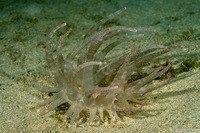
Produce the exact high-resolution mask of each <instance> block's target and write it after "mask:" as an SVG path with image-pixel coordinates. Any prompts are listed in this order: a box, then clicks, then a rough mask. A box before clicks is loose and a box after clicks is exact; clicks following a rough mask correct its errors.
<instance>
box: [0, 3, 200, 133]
mask: <svg viewBox="0 0 200 133" xmlns="http://www.w3.org/2000/svg"><path fill="white" fill-rule="evenodd" d="M199 5H200V1H199V0H189V1H188V0H187V1H184V0H176V1H175V0H168V1H166V0H148V1H142V0H130V1H128V0H123V1H117V0H82V1H81V2H80V1H79V0H73V1H72V0H60V1H59V3H57V2H55V1H51V0H41V1H39V0H34V1H32V2H27V1H26V0H24V1H23V0H19V1H18V2H16V1H14V0H10V1H7V2H5V3H3V2H0V132H2V133H13V132H30V133H31V132H43V133H46V132H76V133H79V132H80V133H82V132H84V133H87V132H88V133H90V132H109V133H110V132H113V133H114V132H123V133H126V132H133V133H134V132H135V133H136V132H137V133H147V132H148V133H151V132H152V133H174V132H177V133H186V132H190V133H200V72H199V66H195V67H194V68H192V69H191V70H190V71H189V72H187V73H194V74H193V75H192V76H190V77H188V78H185V79H182V80H180V81H177V82H175V83H173V84H170V85H167V86H164V87H162V88H160V89H158V90H156V91H153V92H151V93H148V94H147V95H146V98H147V99H146V100H145V101H144V102H145V103H146V105H145V106H144V108H143V110H142V111H141V112H139V113H137V114H136V115H128V114H124V113H120V116H121V117H123V120H122V121H117V122H116V123H115V124H112V123H110V122H109V120H107V118H105V119H106V122H105V123H104V124H101V125H98V124H94V125H93V126H89V125H88V123H87V122H86V123H82V124H80V123H79V124H78V125H77V126H75V125H70V124H68V123H65V122H61V121H59V120H58V118H57V117H58V116H57V115H56V113H55V111H52V112H50V113H48V114H47V115H41V113H42V112H43V111H44V110H45V108H46V107H36V105H37V103H38V102H39V101H41V100H42V99H44V98H48V97H49V96H48V94H46V93H42V92H39V91H37V90H36V89H35V85H36V84H37V82H38V81H39V80H40V81H43V83H45V84H46V85H49V86H51V85H53V84H54V80H53V78H52V77H51V76H50V73H49V71H48V67H47V63H46V61H45V48H44V47H45V42H46V39H47V35H48V34H49V32H50V31H51V30H52V29H53V28H54V27H56V26H57V25H60V24H62V23H64V22H66V23H67V24H68V26H69V27H71V28H72V29H73V31H72V33H70V35H69V36H68V38H67V39H66V41H65V42H64V44H63V45H64V46H63V47H64V48H63V49H64V50H63V51H64V52H65V53H67V51H69V50H70V48H71V47H73V46H75V45H76V44H78V43H80V41H81V39H82V38H83V36H84V34H85V33H86V32H87V30H88V29H89V28H90V27H91V26H92V25H93V24H95V23H96V22H97V20H99V19H101V17H105V16H106V15H108V14H110V13H113V12H115V11H117V10H119V9H121V8H123V7H127V11H126V12H124V13H123V14H120V15H119V16H117V17H115V18H114V20H113V22H115V23H119V24H121V25H124V26H130V27H152V28H155V29H156V30H157V32H156V33H149V32H144V34H145V37H142V38H137V39H136V45H137V46H139V45H148V44H151V43H153V42H159V44H162V43H166V42H170V41H173V40H177V39H181V41H180V42H178V43H177V45H182V46H183V48H182V49H179V50H176V51H173V52H170V54H168V56H166V58H167V57H170V59H172V61H173V60H183V59H190V60H195V61H196V62H199V61H200V39H199V38H200V6H199ZM57 35H59V33H58V34H57ZM198 37H199V38H198ZM130 45H131V44H130ZM123 48H124V46H121V47H118V48H117V49H116V51H123ZM117 53H118V52H115V54H117ZM115 54H113V56H114V55H115ZM175 55H176V58H174V56H175ZM164 57H165V56H164ZM182 74H184V73H182ZM177 76H178V75H177ZM97 120H98V118H97Z"/></svg>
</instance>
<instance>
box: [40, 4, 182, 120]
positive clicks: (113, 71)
mask: <svg viewBox="0 0 200 133" xmlns="http://www.w3.org/2000/svg"><path fill="white" fill-rule="evenodd" d="M125 10H126V8H123V9H121V10H119V11H117V12H115V13H113V14H111V15H109V16H107V17H105V18H103V19H102V20H101V21H100V22H98V23H97V24H95V25H94V26H93V27H92V28H91V29H90V30H89V31H88V33H87V34H86V35H85V37H84V39H83V41H82V43H81V44H80V45H77V46H75V48H74V49H73V50H71V51H70V52H69V53H68V54H67V56H66V58H64V57H63V55H62V53H61V43H62V41H63V40H64V38H65V37H66V36H67V35H68V34H69V33H70V32H71V31H72V29H69V30H68V31H67V32H66V33H65V34H64V35H62V36H61V37H60V39H59V41H58V44H57V47H56V53H55V55H54V54H53V52H51V46H50V43H51V39H52V37H53V35H54V33H55V32H56V31H57V30H58V29H60V28H62V27H64V26H66V23H64V24H62V25H60V26H58V27H56V28H55V29H53V30H52V32H51V33H50V34H49V37H48V41H47V43H46V60H47V63H48V66H49V68H50V70H51V73H52V75H53V76H54V78H55V80H56V82H57V86H56V87H53V88H43V89H40V88H39V90H40V91H42V92H48V93H53V96H51V97H50V98H49V99H47V100H43V101H41V102H40V103H38V105H47V104H50V103H51V105H50V106H49V107H48V109H47V110H46V111H45V113H47V112H49V111H51V110H53V109H55V108H56V107H58V106H60V105H62V104H64V103H68V104H69V105H70V107H69V109H68V110H67V111H66V113H65V114H64V115H63V117H62V119H63V120H64V119H66V118H69V119H70V122H71V123H73V122H74V121H75V120H76V119H77V118H78V117H79V114H80V113H81V112H82V111H83V110H86V111H89V123H91V122H93V120H94V117H95V116H96V114H97V112H98V114H99V116H100V119H101V121H104V119H103V114H104V112H108V114H109V117H110V119H111V120H112V121H115V119H119V116H118V114H117V112H118V111H126V112H137V111H138V109H140V108H141V107H142V106H143V105H144V104H143V102H142V96H143V95H144V94H146V93H147V92H150V91H152V90H155V89H157V88H160V87H162V86H164V85H166V84H167V83H168V82H169V79H170V73H169V72H168V70H169V69H170V66H171V61H170V60H169V61H167V63H166V65H165V66H160V67H158V68H155V67H150V66H149V62H153V61H155V59H156V58H157V57H159V56H161V55H163V54H165V53H167V52H169V51H171V50H173V49H175V48H179V47H180V46H173V47H167V46H162V45H157V44H152V45H148V46H146V47H141V48H136V43H135V42H134V43H133V45H132V48H130V50H129V52H127V53H125V54H123V55H121V56H120V57H117V58H116V59H112V58H111V56H109V57H107V55H108V54H109V53H110V52H111V51H112V50H113V49H114V48H115V47H117V46H118V45H120V44H121V43H123V42H125V41H127V40H130V38H129V37H128V36H123V39H120V36H121V35H122V34H124V33H127V32H134V33H135V32H139V31H150V32H154V31H155V30H153V29H151V28H143V27H139V28H130V27H125V26H112V27H108V28H105V29H103V30H100V31H98V29H99V27H100V26H101V25H103V24H104V23H105V22H107V21H108V20H110V19H112V18H113V17H115V16H116V15H118V14H120V13H121V12H123V11H125ZM119 35H120V36H119ZM116 36H118V38H117V39H115V41H113V42H111V43H108V44H105V45H106V46H105V45H104V46H105V47H102V46H103V45H102V44H104V42H107V40H112V39H113V38H115V37H116ZM139 36H141V35H139ZM125 37H127V38H125ZM113 40H114V39H113ZM109 58H110V60H109ZM147 66H148V67H147ZM167 72H168V79H166V80H164V81H162V82H160V83H158V84H150V83H151V82H152V81H153V80H155V79H156V78H158V77H160V76H161V75H164V74H165V73H167ZM139 75H140V76H139ZM130 102H131V104H130ZM134 103H135V104H140V105H141V106H140V108H136V107H135V106H133V105H134Z"/></svg>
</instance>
